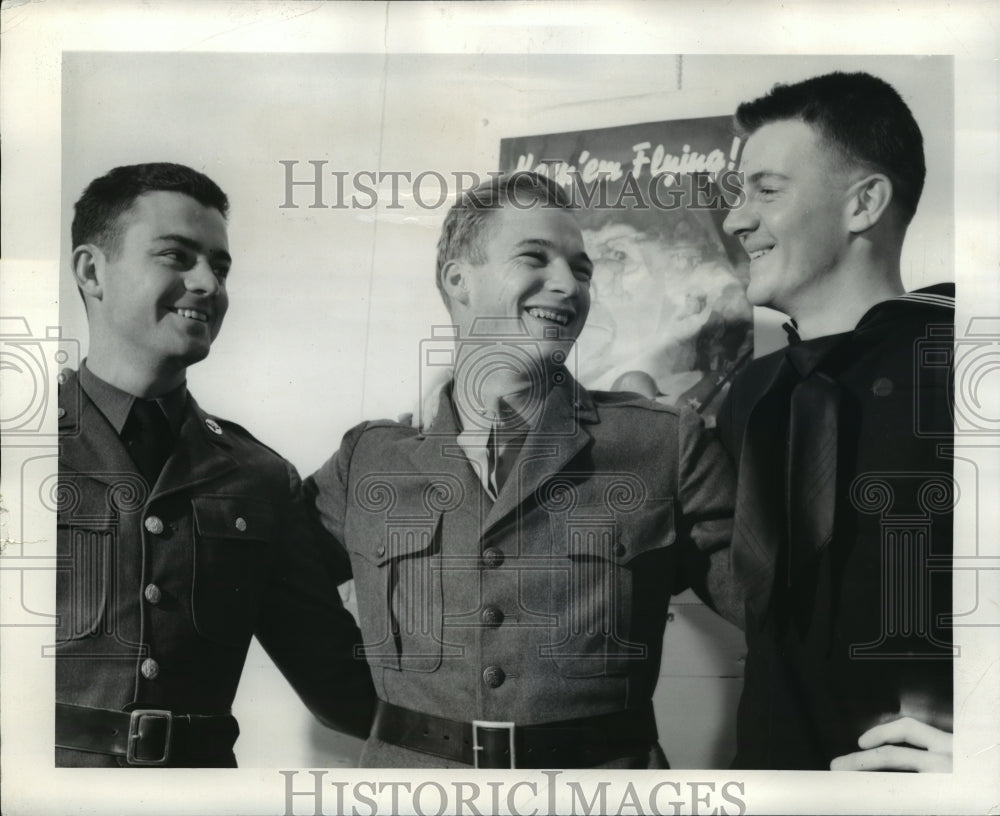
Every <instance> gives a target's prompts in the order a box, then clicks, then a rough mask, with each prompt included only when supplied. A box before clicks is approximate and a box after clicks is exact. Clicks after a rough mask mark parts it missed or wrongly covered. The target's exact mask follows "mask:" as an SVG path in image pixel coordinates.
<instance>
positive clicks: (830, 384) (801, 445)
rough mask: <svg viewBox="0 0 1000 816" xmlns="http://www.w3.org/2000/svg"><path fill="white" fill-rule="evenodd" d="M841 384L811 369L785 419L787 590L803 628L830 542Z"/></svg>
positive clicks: (797, 618)
mask: <svg viewBox="0 0 1000 816" xmlns="http://www.w3.org/2000/svg"><path fill="white" fill-rule="evenodd" d="M839 408H840V386H839V385H838V384H837V383H836V382H835V381H834V380H833V379H831V378H830V377H828V376H827V375H826V374H823V373H822V372H819V371H813V372H811V373H810V374H809V375H808V376H806V377H805V378H804V379H803V380H802V381H801V382H799V383H798V385H796V386H795V388H794V389H793V390H792V399H791V405H790V408H789V418H788V464H787V468H786V476H785V478H786V482H785V485H786V491H787V493H786V495H787V497H788V543H789V547H788V586H789V589H790V594H791V600H792V603H793V608H794V609H795V617H796V620H797V621H798V622H799V624H800V626H802V627H803V628H807V627H808V625H809V620H810V617H811V611H812V606H813V595H814V594H815V587H816V570H817V568H818V566H819V560H820V554H821V553H822V552H823V550H824V549H826V547H827V546H828V545H829V543H830V541H831V539H832V538H833V520H834V514H835V511H836V505H837V417H838V413H839Z"/></svg>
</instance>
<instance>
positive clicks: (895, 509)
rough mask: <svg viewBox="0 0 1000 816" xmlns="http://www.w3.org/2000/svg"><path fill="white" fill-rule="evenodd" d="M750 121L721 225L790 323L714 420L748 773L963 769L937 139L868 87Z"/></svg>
mask: <svg viewBox="0 0 1000 816" xmlns="http://www.w3.org/2000/svg"><path fill="white" fill-rule="evenodd" d="M736 121H737V124H738V126H739V128H740V130H741V132H742V133H743V135H744V137H745V138H746V144H745V147H744V150H743V158H742V165H741V170H742V172H743V173H744V182H745V192H746V203H745V204H744V205H743V206H741V207H739V208H738V209H736V210H733V211H732V212H731V213H730V214H729V216H728V217H727V219H726V222H725V229H726V230H727V231H728V232H729V233H730V234H732V235H735V236H737V237H738V238H739V239H740V240H741V241H742V243H743V246H744V248H745V249H746V251H747V253H748V254H749V256H750V283H749V288H748V290H747V295H748V298H749V300H750V302H751V303H753V304H755V305H759V306H769V307H771V308H774V309H777V310H779V311H781V312H784V313H785V314H787V315H789V316H790V317H791V318H792V321H791V322H790V324H788V326H787V331H788V332H789V335H790V340H791V342H790V345H789V347H788V348H787V349H786V350H782V351H778V352H775V353H773V354H770V355H767V356H765V357H763V358H761V359H758V360H756V361H754V362H753V363H752V364H751V365H750V367H749V368H748V369H747V370H746V371H745V372H744V373H743V374H742V375H741V376H740V377H738V378H737V380H736V382H734V383H733V386H732V390H731V392H730V393H729V395H728V397H727V400H726V402H725V404H724V405H723V406H722V408H721V410H720V413H719V416H718V430H719V434H720V436H721V438H722V440H723V442H724V444H725V446H726V447H727V448H728V449H729V451H730V453H731V454H732V456H733V458H734V459H735V460H736V461H737V462H738V473H739V486H738V493H737V496H738V498H737V510H736V520H735V530H734V536H733V545H732V556H733V573H734V578H735V580H736V581H737V582H738V583H739V584H740V587H741V589H742V591H743V593H744V595H745V602H746V606H745V608H746V634H747V646H748V656H747V664H746V675H745V685H744V691H743V696H742V698H741V702H740V709H739V723H738V756H737V760H736V764H737V766H738V767H745V768H802V769H809V768H815V769H819V768H824V769H825V768H828V767H831V764H832V767H834V768H835V769H871V770H876V769H906V770H949V769H950V767H951V733H950V732H951V727H952V725H951V724H952V652H953V649H952V645H951V631H950V628H949V627H947V626H946V625H945V623H944V618H945V616H946V615H948V614H949V613H950V612H951V574H950V563H951V561H950V559H951V552H952V531H951V519H952V513H951V505H952V500H953V491H952V462H951V459H950V458H949V456H948V455H947V452H946V451H945V450H944V448H945V447H946V445H947V444H948V443H949V442H950V441H951V434H952V419H951V413H950V399H949V393H950V392H949V371H950V363H949V361H950V355H951V347H952V340H953V336H954V332H953V323H954V287H953V285H951V284H945V285H939V286H934V287H930V288H929V289H924V290H920V291H916V292H910V293H906V292H905V291H904V288H903V284H902V280H901V276H900V253H901V250H902V245H903V239H904V236H905V234H906V229H907V226H908V225H909V223H910V220H911V218H912V217H913V214H914V211H915V210H916V207H917V202H918V200H919V198H920V193H921V190H922V188H923V183H924V158H923V140H922V137H921V133H920V129H919V127H918V126H917V124H916V122H915V121H914V119H913V116H912V115H911V113H910V111H909V109H908V108H907V106H906V104H905V103H904V102H903V100H902V99H901V98H900V97H899V94H898V93H896V91H895V90H894V89H893V88H892V87H890V86H889V85H888V84H886V83H885V82H883V81H882V80H880V79H877V78H875V77H872V76H870V75H868V74H840V73H837V74H830V75H827V76H822V77H817V78H814V79H810V80H806V81H804V82H800V83H797V84H795V85H788V86H781V85H779V86H776V87H775V88H774V89H773V90H772V91H771V93H770V94H768V95H767V96H764V97H762V98H761V99H757V100H754V101H752V102H747V103H745V104H743V105H741V106H740V107H739V109H738V110H737V113H736ZM928 355H930V356H928Z"/></svg>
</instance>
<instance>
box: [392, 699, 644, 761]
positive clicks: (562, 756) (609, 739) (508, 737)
mask: <svg viewBox="0 0 1000 816" xmlns="http://www.w3.org/2000/svg"><path fill="white" fill-rule="evenodd" d="M372 736H373V737H375V738H377V739H380V740H382V741H383V742H388V743H391V744H393V745H398V746H400V747H402V748H409V749H410V750H412V751H420V752H421V753H424V754H431V755H432V756H437V757H442V758H444V759H450V760H452V761H454V762H462V763H464V764H466V765H471V766H473V767H475V768H592V767H594V766H596V765H600V764H603V763H605V762H609V761H611V760H613V759H621V758H622V757H627V756H636V755H641V754H645V753H647V752H648V751H649V749H650V747H651V746H652V745H653V744H655V743H656V740H657V732H656V718H655V716H654V715H653V705H652V703H648V702H647V703H646V705H644V706H643V707H641V708H630V709H625V710H624V711H615V712H613V713H611V714H599V715H597V716H594V717H582V718H580V719H575V720H560V721H558V722H550V723H542V724H540V725H515V724H514V723H512V722H493V721H486V720H473V721H472V722H471V723H470V722H460V721H458V720H450V719H448V718H446V717H435V716H434V715H432V714H424V713H422V712H420V711H412V710H411V709H408V708H401V707H400V706H396V705H393V704H392V703H387V702H385V701H384V700H379V701H378V706H377V708H376V710H375V723H374V725H373V726H372Z"/></svg>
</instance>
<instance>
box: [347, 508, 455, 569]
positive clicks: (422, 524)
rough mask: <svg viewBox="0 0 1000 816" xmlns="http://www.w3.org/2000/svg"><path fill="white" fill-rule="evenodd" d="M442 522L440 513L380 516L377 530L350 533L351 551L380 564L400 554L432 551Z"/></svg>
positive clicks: (406, 554) (376, 564)
mask: <svg viewBox="0 0 1000 816" xmlns="http://www.w3.org/2000/svg"><path fill="white" fill-rule="evenodd" d="M440 522H441V514H440V513H435V514H433V515H432V516H431V517H430V518H427V519H420V520H419V521H390V520H388V519H380V520H379V522H378V529H377V530H375V529H369V530H366V531H365V532H364V533H362V534H361V535H357V536H352V535H348V540H350V541H351V542H352V546H351V552H354V553H357V554H358V555H360V556H361V557H362V558H364V559H365V560H366V561H369V562H371V563H372V564H374V565H375V566H377V567H381V566H383V565H384V564H386V563H387V562H389V561H393V560H396V559H399V558H406V557H408V556H413V555H417V554H423V555H430V554H431V548H432V547H433V546H434V540H435V538H436V536H437V530H438V525H439V524H440ZM366 526H368V525H366Z"/></svg>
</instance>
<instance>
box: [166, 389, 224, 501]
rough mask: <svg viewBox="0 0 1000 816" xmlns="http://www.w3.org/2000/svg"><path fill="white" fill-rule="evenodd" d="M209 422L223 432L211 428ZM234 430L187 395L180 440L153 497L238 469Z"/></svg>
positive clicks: (174, 491)
mask: <svg viewBox="0 0 1000 816" xmlns="http://www.w3.org/2000/svg"><path fill="white" fill-rule="evenodd" d="M210 425H211V426H213V427H215V428H219V429H220V430H222V433H221V434H220V433H215V432H214V431H212V430H210V427H209V426H210ZM232 433H233V432H232V430H230V429H229V428H222V427H221V425H220V424H219V423H218V422H216V421H215V420H213V419H212V418H211V417H209V416H208V414H206V413H205V412H204V411H202V410H201V408H200V407H199V405H198V403H197V402H196V401H195V399H194V397H192V396H191V395H190V394H188V401H187V405H186V406H185V408H184V421H183V422H182V423H181V429H180V433H178V435H177V442H176V444H175V445H174V450H173V453H171V455H170V458H169V459H168V460H167V462H166V464H165V465H164V466H163V472H162V473H161V474H160V478H159V479H158V480H157V482H156V484H155V485H154V487H153V493H152V496H151V498H160V497H162V496H166V495H168V494H170V493H176V492H177V491H179V490H185V489H187V488H190V487H192V486H194V485H197V484H201V483H202V482H207V481H210V480H212V479H217V478H219V477H220V476H224V475H226V474H227V473H230V472H232V471H234V470H236V469H237V468H238V467H239V460H238V458H237V457H236V456H235V455H234V447H233V437H232V436H231V435H232Z"/></svg>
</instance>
